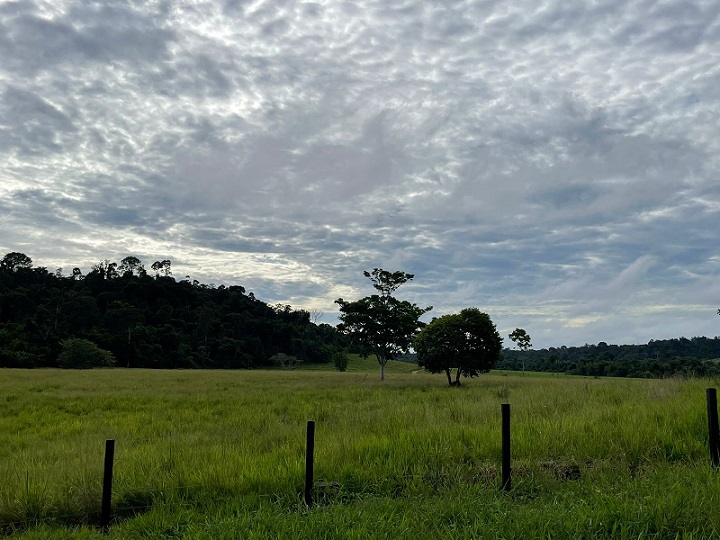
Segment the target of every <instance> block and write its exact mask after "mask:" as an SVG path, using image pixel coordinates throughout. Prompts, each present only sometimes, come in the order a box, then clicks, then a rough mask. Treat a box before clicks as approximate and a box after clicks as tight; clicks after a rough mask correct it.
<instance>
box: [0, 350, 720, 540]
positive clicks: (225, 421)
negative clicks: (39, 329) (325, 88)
mask: <svg viewBox="0 0 720 540" xmlns="http://www.w3.org/2000/svg"><path fill="white" fill-rule="evenodd" d="M416 370H417V368H416V366H414V365H411V364H401V363H392V364H391V365H390V366H389V368H388V369H387V370H386V380H385V381H384V382H381V381H380V380H379V369H378V367H377V364H375V363H373V362H371V361H362V360H360V359H353V360H352V362H351V369H350V370H349V371H348V372H346V373H338V372H334V371H329V370H320V369H317V368H312V369H310V368H306V369H299V370H296V371H291V372H285V371H270V370H269V371H147V370H123V369H117V370H93V371H83V372H78V371H60V370H35V371H21V370H0V408H1V409H2V415H1V416H0V534H4V535H6V536H12V537H13V538H23V539H40V538H43V539H44V538H57V539H60V538H103V537H105V536H103V535H102V534H101V533H100V532H99V531H98V530H97V528H96V527H94V526H93V525H94V524H97V522H98V521H99V510H100V508H99V507H100V491H101V479H102V462H103V449H104V441H105V439H109V438H112V439H115V440H116V441H117V442H116V445H117V446H116V461H115V476H114V486H113V488H114V489H113V504H114V509H115V522H114V524H113V527H112V529H111V531H110V534H109V535H108V536H107V537H109V538H207V539H213V538H228V539H230V538H308V539H309V538H357V539H360V538H402V539H413V540H418V539H425V538H428V539H430V538H468V539H469V538H720V511H718V510H719V509H720V476H718V474H720V473H718V472H716V471H713V470H712V469H711V468H710V466H709V459H708V450H707V442H706V441H707V435H706V433H707V420H706V416H705V392H704V389H705V388H706V387H709V386H718V382H720V381H710V380H688V381H685V380H679V379H669V380H625V379H592V378H588V379H586V378H579V377H574V378H573V377H535V376H526V377H522V376H520V375H518V374H504V373H491V374H489V375H483V376H481V377H480V378H477V379H473V380H467V381H466V382H465V385H464V386H463V387H462V388H448V387H447V386H446V381H445V378H444V377H443V376H440V375H436V376H431V375H428V374H425V373H422V372H416ZM503 402H508V403H510V404H511V406H512V421H513V424H512V439H513V449H512V450H513V460H514V461H513V467H514V469H513V490H512V492H510V493H504V492H502V491H501V490H500V489H499V485H500V476H499V475H500V473H499V471H500V404H501V403H503ZM307 420H315V421H316V423H317V428H316V454H315V455H316V463H315V476H316V479H321V480H322V481H323V485H324V486H326V487H325V488H323V487H322V486H319V487H318V488H317V490H316V497H318V499H319V502H318V504H317V505H316V506H314V507H313V508H311V509H308V508H307V507H306V506H305V505H304V503H303V502H302V492H303V483H304V448H305V439H304V437H305V426H306V421H307ZM578 476H579V477H578Z"/></svg>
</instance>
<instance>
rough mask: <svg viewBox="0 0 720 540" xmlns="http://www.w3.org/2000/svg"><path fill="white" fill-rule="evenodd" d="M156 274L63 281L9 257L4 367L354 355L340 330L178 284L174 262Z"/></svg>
mask: <svg viewBox="0 0 720 540" xmlns="http://www.w3.org/2000/svg"><path fill="white" fill-rule="evenodd" d="M150 269H151V271H150V272H148V271H147V270H146V269H145V265H144V264H143V263H142V261H141V260H140V259H138V258H137V257H132V256H130V257H126V258H124V259H123V260H122V261H120V263H115V262H111V261H109V260H102V261H100V262H99V263H98V264H96V265H93V267H92V269H91V270H90V271H89V272H88V273H87V274H85V275H83V273H82V272H81V271H80V269H78V268H74V269H73V270H72V272H71V273H70V274H69V275H64V274H63V272H62V270H61V269H57V270H56V271H54V272H51V271H49V270H48V269H47V268H45V267H34V266H33V264H32V259H31V258H30V257H28V256H27V255H25V254H23V253H17V252H13V253H8V254H7V255H5V257H3V259H2V260H1V261H0V367H24V368H27V367H55V366H64V367H92V366H91V365H87V363H88V362H90V363H91V364H92V363H93V362H96V365H117V366H122V367H144V368H227V369H234V368H253V367H264V366H269V365H273V364H287V363H288V362H289V363H291V364H293V365H294V364H295V363H297V362H312V363H323V362H331V361H332V360H333V358H334V355H337V353H338V352H339V351H342V350H343V349H344V348H346V345H347V344H346V338H345V337H344V336H343V335H342V334H341V333H340V332H338V331H337V330H336V328H335V327H333V326H331V325H328V324H314V323H313V322H312V321H311V316H310V313H309V312H307V311H304V310H294V309H292V308H291V306H289V305H274V306H271V305H268V304H266V303H265V302H262V301H261V300H258V299H257V298H255V296H254V294H253V293H252V292H249V293H248V292H246V290H245V288H244V287H241V286H237V285H234V286H229V287H226V286H224V285H221V286H219V287H215V286H213V285H205V284H201V283H199V282H198V281H191V280H190V279H189V278H186V279H182V280H176V279H175V278H174V277H173V276H172V263H171V262H170V261H169V260H163V261H155V262H154V263H152V265H151V266H150ZM98 351H99V352H98ZM63 353H64V354H63ZM281 355H282V356H281ZM74 364H77V365H74Z"/></svg>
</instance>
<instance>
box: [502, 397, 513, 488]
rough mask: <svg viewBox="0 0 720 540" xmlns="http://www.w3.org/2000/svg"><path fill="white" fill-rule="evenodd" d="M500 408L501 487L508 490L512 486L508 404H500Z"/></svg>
mask: <svg viewBox="0 0 720 540" xmlns="http://www.w3.org/2000/svg"><path fill="white" fill-rule="evenodd" d="M500 408H501V410H502V488H503V489H504V490H505V491H510V488H511V487H512V480H511V468H510V404H509V403H503V404H501V405H500Z"/></svg>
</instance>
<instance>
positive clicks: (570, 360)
mask: <svg viewBox="0 0 720 540" xmlns="http://www.w3.org/2000/svg"><path fill="white" fill-rule="evenodd" d="M150 269H151V272H148V271H147V270H146V269H145V265H144V264H143V262H142V261H141V260H140V259H138V258H137V257H133V256H128V257H125V258H124V259H122V261H120V263H115V262H111V261H109V260H107V259H104V260H102V261H100V262H98V263H97V264H95V265H93V266H92V268H91V270H90V272H88V273H87V274H86V275H83V273H82V272H81V270H80V269H79V268H73V270H72V272H71V273H70V274H69V275H64V274H63V272H62V270H61V269H57V270H56V271H54V272H50V271H49V270H48V269H47V268H45V267H33V264H32V259H30V257H28V256H27V255H25V254H23V253H18V252H13V253H8V254H7V255H5V257H3V258H2V260H0V367H53V366H59V367H76V368H77V367H79V368H88V367H95V366H112V365H117V366H122V367H130V368H132V367H144V368H224V369H237V368H253V367H265V366H270V365H277V366H280V367H283V368H286V369H289V368H292V367H294V366H296V365H297V363H299V362H308V363H327V362H333V363H334V364H335V365H336V367H337V368H338V369H339V370H341V371H342V370H344V369H345V368H346V367H347V363H348V358H347V355H346V352H347V351H350V352H355V353H359V354H360V355H362V356H364V357H367V356H371V355H372V356H374V357H375V358H376V359H377V361H378V364H379V366H380V377H381V378H384V371H385V366H386V364H387V362H388V361H389V360H393V359H396V358H398V357H400V356H403V355H406V354H407V353H408V352H413V358H414V359H415V361H417V363H418V364H419V366H420V367H422V368H424V369H426V370H428V371H430V372H432V373H444V374H445V375H446V377H447V381H448V384H449V385H450V386H459V385H460V381H461V377H463V376H464V377H474V376H477V375H479V374H480V373H486V372H488V371H489V370H490V369H492V368H498V369H505V370H516V371H520V370H528V371H550V372H563V373H568V374H576V375H597V376H615V377H662V376H669V375H675V374H682V375H696V376H716V375H720V360H718V359H720V338H717V337H716V338H712V339H711V338H692V339H686V338H679V339H673V340H663V341H651V342H650V343H648V344H647V345H608V344H606V343H599V344H598V345H585V346H583V347H560V348H552V347H551V348H550V349H541V350H532V349H531V347H532V344H531V339H530V336H529V334H528V333H527V332H526V331H525V330H524V329H522V328H516V329H515V330H514V331H513V332H512V333H511V334H509V335H508V337H509V338H510V340H511V341H513V342H514V343H515V345H516V347H517V349H518V350H511V349H507V348H506V349H504V350H503V348H502V343H503V339H502V338H501V337H500V335H499V333H498V331H497V329H496V327H495V324H494V323H493V322H492V320H491V319H490V316H489V315H488V314H487V313H484V312H482V311H480V310H479V309H477V308H466V309H463V310H462V311H460V313H456V314H448V315H443V316H441V317H436V318H433V319H432V320H431V322H430V323H427V324H426V323H424V322H422V321H421V320H420V318H421V317H422V316H423V315H425V314H426V313H428V312H429V311H431V310H432V306H428V307H420V306H418V305H417V304H414V303H412V302H408V301H406V300H399V299H397V298H396V297H395V292H396V291H397V289H398V288H399V287H401V286H402V285H404V284H406V283H408V282H409V281H412V280H413V278H414V275H413V274H408V273H406V272H389V271H386V270H383V269H380V268H374V269H373V270H372V272H364V275H365V277H366V278H368V279H370V281H371V283H372V285H373V287H374V288H375V290H376V291H377V294H372V295H369V296H366V297H364V298H360V299H358V300H355V301H346V300H344V299H342V298H339V299H337V300H336V303H337V304H338V305H339V309H340V324H338V326H337V327H333V326H331V325H328V324H315V321H313V320H311V316H310V313H309V312H307V311H305V310H294V309H292V307H291V306H289V305H281V304H278V305H274V306H271V305H268V304H266V303H265V302H262V301H261V300H258V299H257V298H255V296H254V294H253V293H252V292H250V293H246V291H245V288H244V287H241V286H238V285H233V286H229V287H226V286H224V285H221V286H219V287H215V286H214V285H205V284H202V283H199V282H198V281H196V280H194V281H191V280H190V278H189V277H187V278H186V279H182V280H176V279H175V278H174V277H173V275H172V263H171V261H170V260H162V261H155V262H154V263H152V264H151V266H150ZM453 370H454V376H453V373H452V372H453Z"/></svg>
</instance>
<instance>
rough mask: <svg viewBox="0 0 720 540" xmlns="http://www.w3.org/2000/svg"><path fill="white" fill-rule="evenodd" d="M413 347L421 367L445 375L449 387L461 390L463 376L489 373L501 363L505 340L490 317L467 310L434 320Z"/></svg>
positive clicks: (423, 330)
mask: <svg viewBox="0 0 720 540" xmlns="http://www.w3.org/2000/svg"><path fill="white" fill-rule="evenodd" d="M413 347H414V348H415V351H416V352H417V360H418V365H420V366H421V367H424V368H425V369H426V370H427V371H429V372H431V373H442V372H445V374H446V375H447V380H448V384H449V385H450V386H460V376H461V375H463V376H465V377H475V376H477V375H479V374H480V373H487V372H488V371H490V369H491V368H492V367H493V365H495V363H496V362H497V361H498V360H499V359H500V352H501V350H502V338H501V337H500V334H498V332H497V329H496V328H495V325H494V324H493V322H492V320H491V319H490V316H489V315H488V314H487V313H483V312H482V311H480V310H479V309H477V308H467V309H463V310H462V311H461V312H460V313H456V314H453V315H444V316H442V317H440V318H439V319H434V320H433V321H432V322H431V323H430V324H428V325H427V326H426V327H425V328H423V329H422V330H421V331H420V333H419V334H418V336H417V337H416V338H415V343H414V344H413ZM453 369H455V380H454V381H453V380H452V377H451V371H452V370H453Z"/></svg>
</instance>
